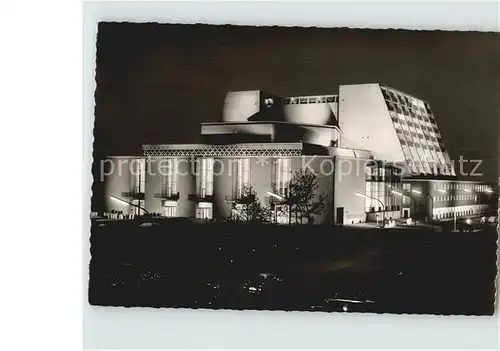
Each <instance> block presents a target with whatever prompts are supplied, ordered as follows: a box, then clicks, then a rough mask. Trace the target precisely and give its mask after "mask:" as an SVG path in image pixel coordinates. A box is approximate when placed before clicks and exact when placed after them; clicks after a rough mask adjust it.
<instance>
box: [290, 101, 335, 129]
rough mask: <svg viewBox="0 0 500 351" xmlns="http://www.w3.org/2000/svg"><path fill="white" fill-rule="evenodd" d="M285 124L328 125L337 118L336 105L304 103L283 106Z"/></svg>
mask: <svg viewBox="0 0 500 351" xmlns="http://www.w3.org/2000/svg"><path fill="white" fill-rule="evenodd" d="M283 108H284V113H285V119H286V121H287V122H293V123H306V124H318V125H328V124H330V122H332V117H333V118H334V119H336V118H337V108H338V106H337V103H336V102H335V103H327V102H325V103H306V104H304V103H303V104H289V105H285V106H283Z"/></svg>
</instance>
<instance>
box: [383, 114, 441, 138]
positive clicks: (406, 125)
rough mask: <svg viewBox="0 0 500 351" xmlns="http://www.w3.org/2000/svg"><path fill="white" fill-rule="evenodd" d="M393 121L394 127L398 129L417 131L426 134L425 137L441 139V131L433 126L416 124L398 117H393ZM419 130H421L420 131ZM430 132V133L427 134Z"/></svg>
mask: <svg viewBox="0 0 500 351" xmlns="http://www.w3.org/2000/svg"><path fill="white" fill-rule="evenodd" d="M391 119H392V121H393V122H394V126H395V127H396V129H400V128H403V129H405V130H417V131H418V132H422V133H423V132H426V134H425V135H429V136H432V137H433V138H434V137H438V138H441V137H440V135H439V129H438V128H437V127H433V126H432V125H430V123H429V124H423V123H422V124H419V123H414V122H410V121H407V120H405V119H404V118H401V117H399V116H397V115H391ZM419 128H420V129H421V130H419ZM427 132H429V133H427Z"/></svg>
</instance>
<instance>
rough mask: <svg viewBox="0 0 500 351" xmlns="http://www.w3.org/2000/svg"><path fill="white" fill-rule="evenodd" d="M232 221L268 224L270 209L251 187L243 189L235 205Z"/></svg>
mask: <svg viewBox="0 0 500 351" xmlns="http://www.w3.org/2000/svg"><path fill="white" fill-rule="evenodd" d="M231 212H232V213H231V218H230V219H231V220H233V221H238V222H267V221H269V220H270V209H269V208H267V207H266V206H264V205H262V204H261V203H260V201H259V199H258V197H257V196H256V193H255V190H254V189H253V188H252V187H251V186H246V187H244V188H243V189H242V191H241V195H240V196H239V197H238V199H237V200H236V201H235V202H234V203H233V208H232V210H231Z"/></svg>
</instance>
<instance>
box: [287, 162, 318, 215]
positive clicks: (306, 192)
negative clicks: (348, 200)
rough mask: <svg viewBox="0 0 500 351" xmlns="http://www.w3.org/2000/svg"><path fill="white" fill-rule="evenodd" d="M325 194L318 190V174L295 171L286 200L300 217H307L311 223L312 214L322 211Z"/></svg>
mask: <svg viewBox="0 0 500 351" xmlns="http://www.w3.org/2000/svg"><path fill="white" fill-rule="evenodd" d="M326 198H327V195H326V194H324V193H321V192H320V190H319V179H318V175H317V174H314V173H312V172H310V171H308V170H298V171H296V172H295V173H294V174H293V176H292V179H291V180H290V185H289V187H288V199H287V200H288V202H289V203H290V204H291V208H292V210H295V211H297V212H298V214H299V216H300V218H304V217H305V218H307V220H308V223H312V221H313V218H314V215H316V214H320V213H322V212H323V210H324V209H325V206H326Z"/></svg>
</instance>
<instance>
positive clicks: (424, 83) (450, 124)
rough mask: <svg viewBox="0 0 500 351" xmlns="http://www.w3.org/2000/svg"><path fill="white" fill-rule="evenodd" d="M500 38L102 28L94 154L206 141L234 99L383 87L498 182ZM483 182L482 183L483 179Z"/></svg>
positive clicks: (382, 32) (273, 29) (180, 27)
mask: <svg viewBox="0 0 500 351" xmlns="http://www.w3.org/2000/svg"><path fill="white" fill-rule="evenodd" d="M499 58H500V40H499V37H498V36H497V35H496V34H493V33H479V32H444V31H435V32H432V31H403V30H390V31H389V30H351V29H319V28H278V27H235V26H207V25H195V26H194V25H193V26H190V25H163V24H162V25H158V24H131V23H101V24H100V25H99V29H98V38H97V68H96V81H97V90H96V95H95V98H96V108H95V117H96V119H95V128H94V135H95V144H94V150H95V157H96V158H101V157H105V156H107V155H127V154H139V153H141V145H142V144H145V143H195V142H197V141H198V137H199V133H200V122H201V121H218V120H220V119H221V115H222V106H223V101H224V97H225V94H226V92H227V91H228V90H247V89H259V90H264V91H268V92H270V93H274V94H277V95H280V96H290V95H313V94H328V93H337V92H338V86H339V85H340V84H358V83H384V84H387V85H389V86H392V87H394V88H396V89H399V90H402V91H404V92H407V93H409V94H411V95H414V96H416V97H419V98H422V99H424V100H426V101H428V102H429V103H430V104H431V107H432V108H433V111H434V114H435V118H436V121H437V123H438V125H439V127H440V130H441V132H442V134H443V139H444V142H445V145H446V146H447V148H448V150H449V153H450V157H451V158H452V159H455V160H458V158H459V155H463V156H464V158H465V159H483V160H484V163H483V166H482V167H481V168H480V169H479V171H480V172H483V173H484V177H482V179H481V180H486V181H491V182H493V181H495V179H496V174H497V169H498V168H497V166H496V165H497V161H496V159H497V153H498V147H497V137H498V121H499V120H500V59H499ZM473 179H474V180H480V179H479V178H477V177H475V178H473Z"/></svg>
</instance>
